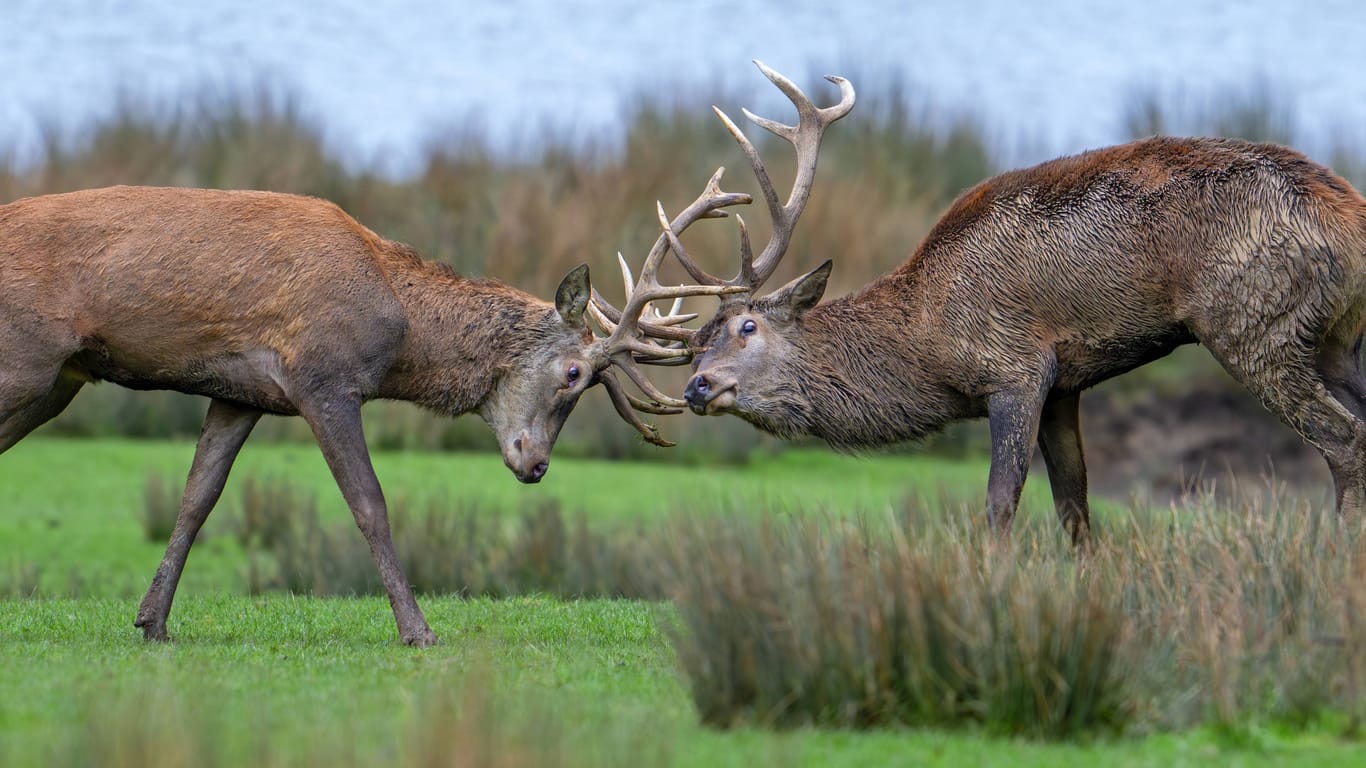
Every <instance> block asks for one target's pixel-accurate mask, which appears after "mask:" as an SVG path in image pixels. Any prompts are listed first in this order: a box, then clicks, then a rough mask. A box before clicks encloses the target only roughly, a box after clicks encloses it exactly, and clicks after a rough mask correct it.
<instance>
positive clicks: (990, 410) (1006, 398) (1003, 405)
mask: <svg viewBox="0 0 1366 768" xmlns="http://www.w3.org/2000/svg"><path fill="white" fill-rule="evenodd" d="M1051 386H1052V376H1051V375H1050V376H1048V377H1047V381H1043V382H1039V381H1035V382H1031V383H1030V384H1027V385H1023V386H1016V387H1011V388H1009V389H1003V390H1001V391H999V392H997V393H995V394H993V395H991V397H989V398H988V399H987V418H988V420H989V422H990V428H991V474H990V475H989V477H988V479H987V524H988V525H989V526H990V527H991V529H992V530H993V531H995V532H996V533H997V534H998V535H1000V536H1001V537H1002V538H1006V537H1008V536H1009V535H1010V525H1011V522H1012V520H1013V519H1014V518H1015V508H1016V507H1018V506H1019V504H1020V491H1021V490H1022V489H1023V488H1024V482H1025V476H1026V475H1027V474H1028V473H1029V460H1030V458H1032V457H1033V455H1034V441H1035V439H1036V438H1037V436H1038V433H1039V417H1040V413H1041V412H1042V410H1043V404H1044V399H1045V397H1046V395H1047V392H1048V389H1049V387H1051Z"/></svg>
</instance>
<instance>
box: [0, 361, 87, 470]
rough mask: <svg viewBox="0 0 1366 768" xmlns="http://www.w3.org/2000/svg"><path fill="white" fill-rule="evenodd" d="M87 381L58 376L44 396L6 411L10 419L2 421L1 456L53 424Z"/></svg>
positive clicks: (0, 425) (0, 432)
mask: <svg viewBox="0 0 1366 768" xmlns="http://www.w3.org/2000/svg"><path fill="white" fill-rule="evenodd" d="M84 384H85V382H84V381H82V380H81V379H77V378H68V377H65V376H60V375H59V376H58V377H57V380H56V381H55V382H53V384H52V385H51V387H50V388H49V389H48V390H47V392H46V393H45V394H41V395H39V396H37V397H36V398H33V399H27V402H23V400H24V399H26V398H21V402H22V404H21V405H14V406H11V407H9V408H6V409H5V411H4V413H6V414H7V415H6V416H5V417H4V420H3V421H0V453H4V452H5V451H8V450H9V449H10V448H11V447H13V446H14V444H15V443H17V442H19V441H20V440H22V439H24V437H25V436H26V435H28V433H30V432H32V431H33V430H35V429H37V428H38V427H41V426H42V425H44V424H46V423H47V422H49V421H51V420H52V418H53V417H55V416H56V415H57V414H59V413H61V412H62V411H63V410H65V409H66V406H67V405H68V404H70V402H71V399H72V398H74V397H75V396H76V393H77V392H79V391H80V390H81V387H82V386H83V385H84Z"/></svg>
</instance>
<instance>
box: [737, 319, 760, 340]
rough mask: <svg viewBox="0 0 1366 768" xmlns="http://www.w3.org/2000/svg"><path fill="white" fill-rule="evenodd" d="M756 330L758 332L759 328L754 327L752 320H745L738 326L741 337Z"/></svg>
mask: <svg viewBox="0 0 1366 768" xmlns="http://www.w3.org/2000/svg"><path fill="white" fill-rule="evenodd" d="M757 330H759V326H757V325H755V324H754V321H753V320H746V321H745V322H743V323H741V324H740V335H741V336H749V335H750V334H752V333H754V332H755V331H757Z"/></svg>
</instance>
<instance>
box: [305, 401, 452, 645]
mask: <svg viewBox="0 0 1366 768" xmlns="http://www.w3.org/2000/svg"><path fill="white" fill-rule="evenodd" d="M360 406H361V401H360V398H359V397H356V396H350V397H336V398H332V399H329V400H326V401H324V402H322V403H320V404H311V405H309V406H301V408H300V411H301V412H302V414H303V417H304V419H305V420H307V421H308V424H309V426H310V427H312V428H313V434H314V436H315V437H317V439H318V447H320V448H321V449H322V453H323V457H324V458H325V459H327V466H328V467H329V468H331V470H332V476H333V477H334V478H336V481H337V485H338V486H339V487H340V488H341V492H342V496H343V497H344V498H345V499H346V504H347V506H349V507H350V508H351V514H352V515H353V516H354V517H355V518H356V525H357V526H358V527H359V528H360V531H361V533H362V534H364V536H365V541H366V543H368V544H369V545H370V554H371V555H372V556H373V557H374V559H375V565H376V566H377V567H378V568H379V577H380V581H382V582H383V583H384V592H385V594H387V595H388V596H389V605H390V607H392V608H393V610H394V620H395V621H396V622H397V623H398V634H399V637H400V638H402V640H403V642H404V643H406V644H407V645H418V646H427V645H434V644H435V643H436V641H437V640H436V634H435V633H433V632H432V630H431V628H430V627H428V626H427V619H426V618H425V617H424V616H423V615H422V609H421V608H419V607H418V605H417V600H416V599H414V598H413V590H412V588H411V587H409V586H408V578H407V577H406V576H405V575H404V574H403V569H402V568H401V567H400V566H399V564H398V555H397V554H396V553H395V552H394V542H393V539H392V538H391V537H390V534H389V513H388V510H387V507H386V506H385V503H384V492H383V491H382V490H380V487H379V480H378V479H377V478H376V477H375V469H374V466H373V465H371V463H370V451H369V449H367V448H366V447H365V433H364V431H363V430H362V429H361V418H360Z"/></svg>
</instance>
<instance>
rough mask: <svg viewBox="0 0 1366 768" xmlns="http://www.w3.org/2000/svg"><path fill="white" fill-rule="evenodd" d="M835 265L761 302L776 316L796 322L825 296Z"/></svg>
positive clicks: (827, 263)
mask: <svg viewBox="0 0 1366 768" xmlns="http://www.w3.org/2000/svg"><path fill="white" fill-rule="evenodd" d="M832 267H833V263H832V262H831V261H830V259H826V260H825V263H824V264H822V265H820V266H819V267H816V268H815V269H813V270H811V271H810V272H807V273H806V274H804V275H802V276H801V277H799V278H797V279H796V280H793V281H792V282H790V283H788V284H787V285H784V286H783V287H782V288H779V289H778V290H776V291H774V292H773V293H770V294H769V295H767V296H765V297H763V298H762V299H760V300H759V301H760V302H762V303H763V305H764V307H765V308H767V309H768V311H769V312H771V313H772V314H774V315H775V316H777V317H779V318H781V319H784V320H795V319H797V318H799V317H801V316H802V315H804V314H806V311H807V310H808V309H811V308H812V307H814V306H816V304H817V303H818V302H819V301H820V300H821V296H822V295H824V294H825V281H827V280H829V279H830V269H831V268H832Z"/></svg>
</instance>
